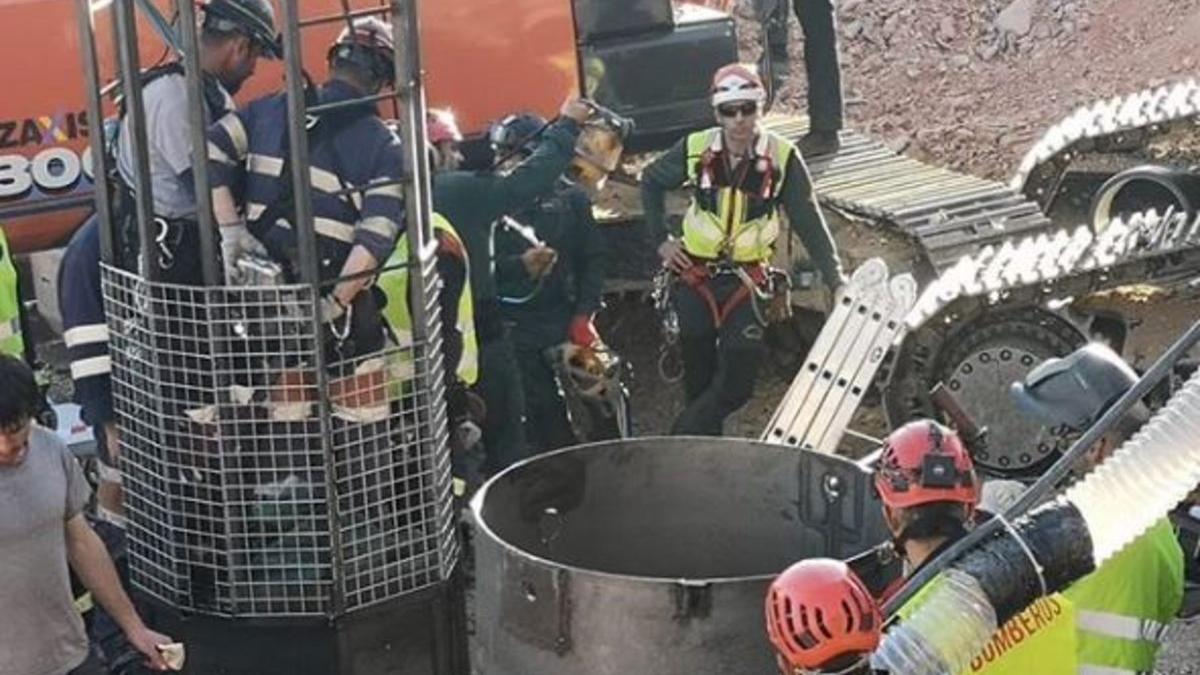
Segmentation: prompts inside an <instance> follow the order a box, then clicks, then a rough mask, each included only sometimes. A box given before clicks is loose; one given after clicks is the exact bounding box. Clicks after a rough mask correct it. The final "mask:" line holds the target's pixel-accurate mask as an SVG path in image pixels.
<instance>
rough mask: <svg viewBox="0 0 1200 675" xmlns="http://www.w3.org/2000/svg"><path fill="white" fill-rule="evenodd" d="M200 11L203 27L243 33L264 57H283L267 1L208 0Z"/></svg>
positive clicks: (279, 38)
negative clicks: (202, 13) (202, 12)
mask: <svg viewBox="0 0 1200 675" xmlns="http://www.w3.org/2000/svg"><path fill="white" fill-rule="evenodd" d="M203 10H204V28H205V29H208V30H213V31H216V32H218V33H239V34H241V35H245V36H246V37H247V38H249V39H250V40H251V41H252V42H253V43H254V44H255V45H257V46H258V48H259V50H260V51H261V52H262V54H263V56H266V57H268V58H272V59H279V58H283V42H282V38H281V37H280V35H279V33H278V32H277V31H276V29H275V9H274V8H273V7H272V6H271V3H270V1H269V0H210V1H209V2H208V3H207V4H205V5H204V7H203Z"/></svg>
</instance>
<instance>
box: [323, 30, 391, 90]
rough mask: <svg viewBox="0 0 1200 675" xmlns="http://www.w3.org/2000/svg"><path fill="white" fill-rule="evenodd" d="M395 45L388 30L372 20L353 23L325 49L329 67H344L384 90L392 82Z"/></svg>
mask: <svg viewBox="0 0 1200 675" xmlns="http://www.w3.org/2000/svg"><path fill="white" fill-rule="evenodd" d="M395 49H396V45H395V43H394V41H393V39H392V35H391V26H389V25H388V24H387V23H385V22H383V21H381V20H379V19H377V18H375V17H366V18H360V19H355V20H354V22H353V23H352V24H351V25H349V26H347V27H346V28H345V29H344V30H342V33H341V35H339V36H338V39H337V40H336V41H335V42H334V43H333V45H332V46H330V48H329V54H328V59H329V63H330V65H336V64H337V63H338V62H343V63H348V64H350V65H352V66H354V67H355V68H357V69H359V70H362V71H365V72H367V73H369V74H370V75H371V77H372V78H373V79H374V81H375V82H379V83H382V84H384V85H386V86H391V85H394V84H395V82H396V64H395V57H396V54H395Z"/></svg>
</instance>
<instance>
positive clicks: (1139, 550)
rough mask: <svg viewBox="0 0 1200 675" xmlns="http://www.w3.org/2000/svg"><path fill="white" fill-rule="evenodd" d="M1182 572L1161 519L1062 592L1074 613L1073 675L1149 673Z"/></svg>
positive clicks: (1175, 606) (1176, 601) (1178, 598)
mask: <svg viewBox="0 0 1200 675" xmlns="http://www.w3.org/2000/svg"><path fill="white" fill-rule="evenodd" d="M1183 568H1184V563H1183V551H1182V549H1180V547H1179V542H1178V540H1177V539H1176V538H1175V532H1174V530H1173V528H1172V527H1171V524H1170V522H1169V521H1167V520H1166V519H1165V518H1164V519H1162V520H1160V521H1159V522H1158V523H1156V524H1155V525H1154V526H1153V527H1152V528H1150V529H1149V530H1147V531H1146V532H1145V533H1144V534H1143V535H1142V536H1140V537H1138V538H1137V539H1135V540H1133V541H1132V542H1130V544H1129V545H1128V546H1126V547H1125V548H1124V549H1122V550H1121V551H1120V552H1119V553H1117V554H1116V555H1115V556H1113V557H1112V558H1110V559H1109V560H1108V561H1107V562H1105V563H1104V564H1103V565H1101V566H1100V568H1099V569H1097V570H1096V571H1094V572H1092V573H1091V574H1089V575H1088V576H1086V577H1084V578H1082V579H1080V580H1079V581H1077V582H1075V583H1074V584H1073V585H1071V587H1069V588H1068V589H1067V590H1066V591H1064V594H1065V595H1066V596H1067V597H1069V598H1070V599H1071V601H1072V602H1073V603H1074V604H1075V606H1076V608H1077V616H1078V619H1077V620H1076V629H1077V631H1076V633H1077V640H1078V649H1079V664H1080V670H1079V672H1093V673H1106V672H1111V673H1136V672H1150V671H1153V670H1154V663H1155V660H1156V659H1157V657H1158V650H1159V647H1160V646H1161V642H1162V640H1163V638H1164V637H1165V635H1166V633H1167V630H1168V628H1169V626H1170V624H1171V621H1172V620H1173V619H1174V617H1175V613H1176V612H1177V611H1178V610H1179V606H1180V603H1181V602H1182V599H1183V575H1184V569H1183ZM1085 667H1086V668H1092V669H1097V668H1098V669H1100V670H1091V671H1085V670H1084V668H1085Z"/></svg>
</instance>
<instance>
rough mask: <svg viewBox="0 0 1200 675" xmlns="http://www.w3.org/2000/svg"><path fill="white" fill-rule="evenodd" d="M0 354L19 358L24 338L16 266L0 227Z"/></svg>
mask: <svg viewBox="0 0 1200 675" xmlns="http://www.w3.org/2000/svg"><path fill="white" fill-rule="evenodd" d="M0 354H7V355H9V356H15V357H17V358H21V357H23V356H24V355H25V340H23V339H22V337H21V298H20V296H19V295H18V293H17V268H16V266H14V265H13V261H12V254H11V251H10V250H9V248H8V239H7V238H6V237H5V236H4V228H2V227H0Z"/></svg>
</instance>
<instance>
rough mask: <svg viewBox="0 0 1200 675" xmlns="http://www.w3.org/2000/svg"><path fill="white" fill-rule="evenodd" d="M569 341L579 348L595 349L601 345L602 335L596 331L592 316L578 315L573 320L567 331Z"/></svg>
mask: <svg viewBox="0 0 1200 675" xmlns="http://www.w3.org/2000/svg"><path fill="white" fill-rule="evenodd" d="M567 339H568V340H569V341H570V342H571V344H573V345H575V346H577V347H588V348H592V347H595V346H596V345H597V344H599V343H600V333H599V332H598V331H597V330H596V324H595V323H593V321H592V317H591V315H590V314H577V315H575V318H573V319H571V326H570V327H569V328H568V329H567Z"/></svg>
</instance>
